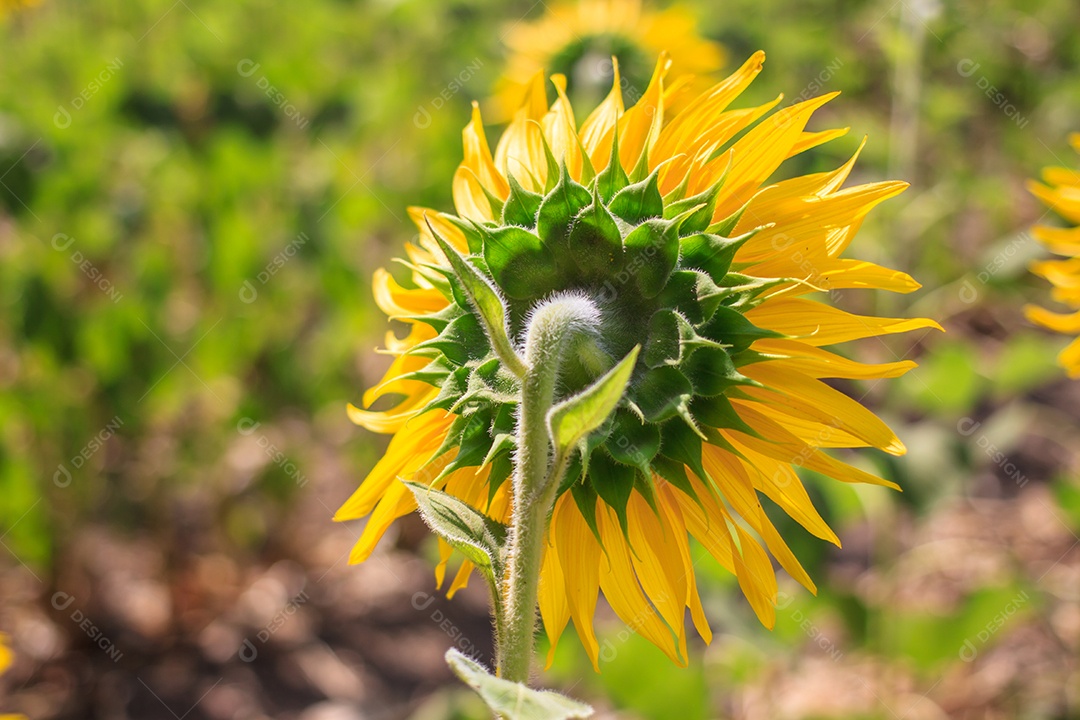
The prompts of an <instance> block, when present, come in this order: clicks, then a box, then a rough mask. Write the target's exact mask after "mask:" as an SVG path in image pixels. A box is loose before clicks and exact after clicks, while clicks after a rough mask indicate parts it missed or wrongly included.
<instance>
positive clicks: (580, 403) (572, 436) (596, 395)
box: [548, 345, 641, 450]
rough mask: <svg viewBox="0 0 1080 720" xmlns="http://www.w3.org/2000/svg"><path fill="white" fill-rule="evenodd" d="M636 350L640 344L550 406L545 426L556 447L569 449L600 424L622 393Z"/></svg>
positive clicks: (633, 362)
mask: <svg viewBox="0 0 1080 720" xmlns="http://www.w3.org/2000/svg"><path fill="white" fill-rule="evenodd" d="M640 350H641V346H640V345H636V346H634V349H633V350H631V351H630V352H629V353H628V354H627V356H626V357H624V358H623V359H622V361H620V362H619V364H618V365H616V366H615V367H613V368H612V369H611V370H609V371H608V372H607V373H605V374H604V375H603V377H601V378H600V379H598V380H597V381H596V382H594V383H593V384H592V385H590V386H589V387H587V388H585V390H583V391H582V392H580V393H578V394H577V395H574V396H573V397H571V398H567V399H566V400H564V401H562V402H561V403H559V404H558V405H556V406H555V407H553V408H552V409H551V411H550V412H549V413H548V429H549V431H550V432H551V441H552V443H553V444H554V445H555V447H556V448H560V449H562V450H566V449H568V448H572V447H574V446H575V445H577V444H578V442H579V441H580V440H582V439H584V438H586V437H587V436H588V435H589V433H591V432H593V431H594V430H596V429H597V428H599V427H600V426H601V425H603V424H604V421H605V420H607V419H608V416H609V415H611V413H612V411H614V410H615V407H616V406H617V405H618V404H619V401H620V400H621V399H622V397H623V393H625V392H626V386H627V384H628V383H629V382H630V375H631V374H632V373H633V372H634V364H635V363H636V362H637V356H638V352H639V351H640Z"/></svg>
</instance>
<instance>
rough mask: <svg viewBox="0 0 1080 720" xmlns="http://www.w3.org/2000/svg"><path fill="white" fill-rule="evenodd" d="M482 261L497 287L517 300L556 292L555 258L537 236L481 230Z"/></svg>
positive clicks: (520, 231)
mask: <svg viewBox="0 0 1080 720" xmlns="http://www.w3.org/2000/svg"><path fill="white" fill-rule="evenodd" d="M483 235H484V260H485V262H487V265H488V268H489V269H490V270H491V276H492V277H493V278H495V282H496V283H498V284H499V287H501V288H502V289H503V291H504V292H505V293H506V294H507V295H509V296H510V297H512V298H514V299H516V300H528V299H531V298H534V297H536V296H538V295H544V294H546V293H548V292H550V291H551V290H554V289H555V286H556V280H557V273H556V270H555V256H554V255H552V253H551V250H550V249H548V248H547V247H546V246H545V245H544V243H542V242H541V241H540V238H538V237H537V236H536V235H533V234H532V233H531V232H529V231H528V230H525V229H524V228H519V227H514V226H510V227H502V228H494V229H492V228H484V229H483Z"/></svg>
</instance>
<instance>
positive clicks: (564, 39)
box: [492, 0, 725, 120]
mask: <svg viewBox="0 0 1080 720" xmlns="http://www.w3.org/2000/svg"><path fill="white" fill-rule="evenodd" d="M505 38H506V46H507V49H508V50H509V57H508V59H507V66H506V71H505V72H504V74H503V76H502V78H501V79H500V80H499V82H498V84H497V86H496V96H495V98H494V99H493V102H492V111H493V113H494V116H495V117H497V118H498V119H500V120H504V119H509V118H511V117H513V113H514V111H516V110H517V109H518V107H519V106H520V105H521V100H522V98H523V97H525V95H526V93H527V92H528V90H529V88H530V87H531V86H532V81H533V77H534V76H535V75H536V74H537V73H539V72H544V71H545V70H546V71H549V72H552V73H559V74H562V75H564V76H565V77H566V78H567V85H568V87H567V92H568V94H569V96H570V98H571V99H572V100H573V101H574V102H575V103H587V104H588V106H590V107H591V106H593V105H595V104H596V103H597V101H599V100H600V99H602V98H603V96H604V94H605V93H606V92H607V89H608V85H609V84H610V82H611V71H612V62H611V58H612V57H613V56H614V57H615V58H617V59H618V61H619V67H620V69H621V71H622V81H623V83H624V90H626V91H629V89H630V88H637V89H638V91H640V90H641V89H642V88H644V87H645V85H646V83H647V82H648V80H649V76H650V74H651V72H652V68H653V65H654V64H655V62H656V58H657V57H658V56H659V55H660V53H661V52H662V51H664V50H665V49H667V50H668V51H669V52H670V57H671V60H672V69H673V73H677V74H680V75H682V77H683V78H684V80H685V81H690V80H691V78H693V77H697V78H702V79H704V78H705V77H707V76H709V75H711V74H713V73H715V72H717V71H719V70H720V68H721V67H723V65H724V62H725V52H724V49H723V47H722V46H721V45H720V44H719V43H715V42H712V41H710V40H706V39H705V38H703V37H701V36H700V35H699V34H698V31H697V21H696V19H695V18H694V15H693V13H692V12H691V11H690V9H689V8H687V7H684V6H681V5H674V6H672V7H669V8H667V9H665V10H662V11H652V10H648V9H646V8H644V7H642V1H641V0H580V2H562V3H559V4H556V5H553V6H552V7H551V8H550V9H549V10H548V12H547V13H546V14H545V15H544V16H543V17H541V18H540V19H538V20H536V21H535V22H531V23H530V22H524V21H519V22H517V23H515V24H513V25H512V26H510V27H509V28H508V29H507V32H506V36H505ZM701 87H702V88H703V87H704V85H702V86H701Z"/></svg>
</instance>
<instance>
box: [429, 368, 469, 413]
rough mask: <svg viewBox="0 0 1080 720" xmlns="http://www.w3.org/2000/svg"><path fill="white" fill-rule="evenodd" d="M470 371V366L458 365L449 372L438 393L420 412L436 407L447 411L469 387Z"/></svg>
mask: <svg viewBox="0 0 1080 720" xmlns="http://www.w3.org/2000/svg"><path fill="white" fill-rule="evenodd" d="M471 373H472V368H467V367H459V368H457V369H456V370H454V372H452V373H450V376H449V377H447V378H446V380H444V381H443V383H442V385H441V386H440V387H439V394H438V395H436V396H435V399H434V400H432V401H431V402H429V403H428V404H427V405H425V406H424V409H423V411H422V412H427V411H428V410H435V409H436V408H437V409H439V410H447V411H449V410H450V407H451V406H452V405H454V403H456V402H457V401H458V399H459V398H461V396H462V395H464V394H465V391H466V390H468V389H469V375H470V374H471Z"/></svg>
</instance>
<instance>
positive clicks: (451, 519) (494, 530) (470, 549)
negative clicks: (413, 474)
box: [402, 480, 506, 577]
mask: <svg viewBox="0 0 1080 720" xmlns="http://www.w3.org/2000/svg"><path fill="white" fill-rule="evenodd" d="M402 482H404V483H405V486H406V487H408V488H409V490H411V491H412V494H413V495H414V496H415V497H416V505H417V507H418V508H419V510H420V517H422V518H423V519H424V522H425V523H427V526H428V527H429V528H431V531H432V532H434V533H435V534H436V535H438V536H439V537H441V538H442V539H443V540H445V541H446V542H448V543H449V544H450V545H452V546H453V547H454V548H455V549H457V550H460V551H461V553H462V554H463V555H464V556H465V557H467V558H468V559H469V560H471V561H472V562H473V563H475V564H476V566H477V567H478V568H480V569H481V570H483V571H484V573H485V574H487V575H488V576H489V577H499V576H500V575H501V574H502V559H503V552H504V546H505V543H506V526H505V525H503V524H502V523H500V522H499V521H497V520H494V519H492V518H490V517H488V516H487V515H484V514H483V513H482V512H480V511H479V510H477V509H476V508H474V507H472V506H471V505H468V504H466V503H464V502H462V501H461V500H459V499H458V498H456V497H454V496H453V495H450V494H449V493H445V492H443V491H442V490H436V489H434V488H430V487H428V486H427V485H421V484H419V483H414V482H408V481H405V480H403V481H402Z"/></svg>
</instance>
